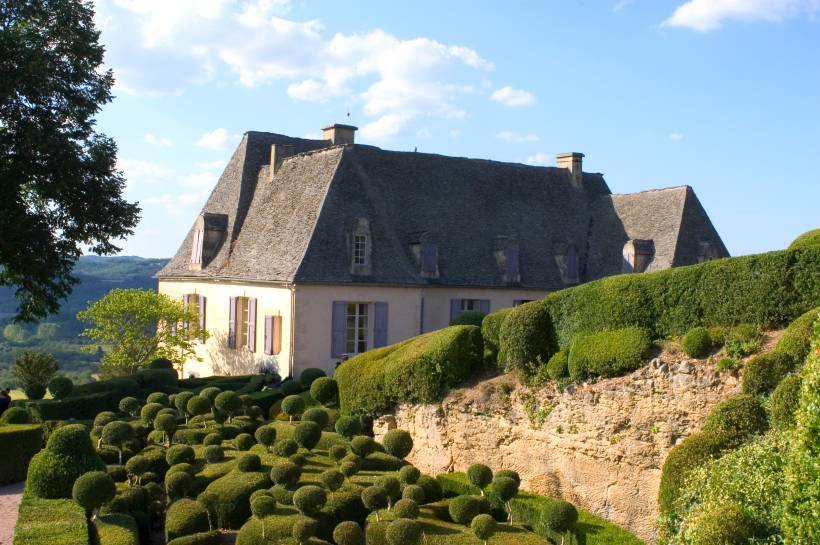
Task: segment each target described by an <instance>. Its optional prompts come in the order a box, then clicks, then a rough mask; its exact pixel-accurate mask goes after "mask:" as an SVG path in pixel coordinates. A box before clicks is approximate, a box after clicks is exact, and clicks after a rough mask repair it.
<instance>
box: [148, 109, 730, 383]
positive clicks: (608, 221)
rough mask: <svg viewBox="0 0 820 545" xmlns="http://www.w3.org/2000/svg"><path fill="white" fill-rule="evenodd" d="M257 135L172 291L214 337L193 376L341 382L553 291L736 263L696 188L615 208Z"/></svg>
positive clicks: (557, 170)
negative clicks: (395, 349) (378, 356)
mask: <svg viewBox="0 0 820 545" xmlns="http://www.w3.org/2000/svg"><path fill="white" fill-rule="evenodd" d="M355 131H356V128H355V127H351V126H347V125H332V126H330V127H326V128H325V129H324V135H323V136H324V139H323V140H308V139H303V138H292V137H288V136H283V135H279V134H271V133H263V132H248V133H245V135H244V136H243V138H242V140H241V142H240V143H239V145H238V147H237V149H236V151H235V152H234V154H233V156H232V158H231V159H230V161H229V163H228V165H227V166H226V168H225V171H224V173H223V174H222V176H221V177H220V179H219V181H218V183H217V184H216V186H215V187H214V189H213V192H212V193H211V195H210V197H209V198H208V201H207V203H206V204H205V206H204V207H203V209H202V211H201V213H200V214H199V215H198V216H197V218H196V219H195V221H194V225H193V226H192V227H191V230H190V231H189V233H188V234H187V236H186V237H185V240H184V241H183V242H182V244H181V245H180V247H179V250H178V251H177V253H176V255H175V256H174V257H173V259H171V261H170V262H169V263H168V265H167V266H166V267H165V268H163V269H162V270H161V271H160V272H159V273H158V275H157V276H158V279H159V291H160V292H162V293H165V294H168V295H169V296H171V297H173V298H176V299H179V300H181V301H184V302H185V303H186V304H195V305H197V306H198V307H199V309H200V314H201V320H202V325H203V326H204V327H205V328H207V329H208V330H209V331H210V332H211V333H212V335H213V336H212V338H211V339H209V340H208V342H207V343H202V344H201V345H200V346H199V347H198V353H199V355H200V356H201V357H202V358H203V360H204V361H203V362H192V363H191V364H189V365H188V366H187V367H186V372H188V371H192V372H194V373H196V374H200V375H205V374H210V373H212V372H220V373H225V372H242V371H250V370H253V369H255V368H256V367H258V365H259V364H261V363H264V362H269V363H275V364H276V365H277V366H278V368H279V372H280V374H282V375H283V376H285V375H288V374H298V373H299V372H300V370H301V369H304V368H306V367H321V368H324V369H326V370H327V371H332V370H333V368H334V366H335V364H336V363H337V362H338V361H340V360H341V359H342V358H343V357H346V356H347V355H350V354H356V353H360V352H363V351H365V350H368V349H370V348H374V347H379V346H384V345H387V344H392V343H395V342H398V341H401V340H404V339H407V338H409V337H412V336H415V335H418V334H420V333H424V332H426V331H431V330H434V329H438V328H441V327H445V326H447V325H448V324H449V323H450V321H451V320H452V319H453V318H454V317H456V316H457V315H458V314H459V313H461V312H463V311H467V310H478V311H481V312H489V311H492V310H496V309H499V308H503V307H510V306H513V305H517V304H520V303H521V302H524V301H530V300H535V299H541V298H543V297H544V296H545V295H546V294H547V293H549V292H550V291H553V290H559V289H562V288H565V287H568V286H573V285H576V284H578V283H581V282H585V281H588V280H593V279H596V278H601V277H603V276H607V275H613V274H621V273H637V272H642V271H653V270H658V269H665V268H668V267H675V266H680V265H689V264H693V263H698V262H700V261H703V260H706V259H713V258H718V257H725V256H727V255H728V252H727V250H726V247H725V246H724V245H723V242H722V241H721V239H720V236H719V235H718V233H717V232H716V230H715V228H714V227H713V226H712V224H711V222H710V221H709V217H708V216H707V214H706V212H705V211H704V209H703V207H702V206H701V204H700V202H699V201H698V199H697V197H696V196H695V193H694V191H693V190H692V188H690V187H688V186H683V187H674V188H668V189H658V190H652V191H644V192H640V193H633V194H629V195H613V194H612V193H611V192H610V190H609V187H607V184H606V182H605V181H604V177H603V175H601V174H596V173H589V172H583V170H582V161H583V157H584V156H583V154H580V153H568V154H561V155H558V156H557V167H535V166H528V165H523V164H514V163H503V162H497V161H488V160H483V159H467V158H461V157H446V156H442V155H434V154H427V153H416V152H398V151H388V150H383V149H380V148H377V147H374V146H365V145H361V144H355V143H354V134H355Z"/></svg>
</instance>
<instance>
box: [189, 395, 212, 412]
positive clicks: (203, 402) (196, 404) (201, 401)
mask: <svg viewBox="0 0 820 545" xmlns="http://www.w3.org/2000/svg"><path fill="white" fill-rule="evenodd" d="M210 410H211V402H210V401H208V398H206V397H204V396H201V395H198V396H193V397H192V398H191V399H189V400H188V401H187V402H186V403H185V412H186V413H187V414H188V415H190V416H201V415H203V414H208V411H210Z"/></svg>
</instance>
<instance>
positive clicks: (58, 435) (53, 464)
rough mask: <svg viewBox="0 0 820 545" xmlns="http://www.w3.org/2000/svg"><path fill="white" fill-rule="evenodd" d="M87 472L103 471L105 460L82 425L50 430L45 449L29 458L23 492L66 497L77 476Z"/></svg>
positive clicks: (40, 496)
mask: <svg viewBox="0 0 820 545" xmlns="http://www.w3.org/2000/svg"><path fill="white" fill-rule="evenodd" d="M89 471H105V463H103V461H102V459H101V458H100V457H99V455H98V454H97V452H96V451H95V450H94V446H93V445H92V444H91V438H90V437H89V435H88V430H86V428H85V426H83V425H82V424H68V425H65V426H61V427H59V428H57V429H56V430H54V431H53V432H52V433H51V435H50V436H49V438H48V442H47V443H46V448H45V449H43V450H42V451H40V452H38V453H37V454H35V455H34V457H33V458H32V459H31V462H30V464H29V468H28V477H27V478H26V494H29V495H32V496H35V497H38V498H70V497H71V491H72V486H73V485H74V481H75V480H77V478H78V477H79V476H80V475H82V474H84V473H87V472H89Z"/></svg>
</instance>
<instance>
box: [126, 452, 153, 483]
mask: <svg viewBox="0 0 820 545" xmlns="http://www.w3.org/2000/svg"><path fill="white" fill-rule="evenodd" d="M150 467H151V462H150V461H149V460H148V458H146V457H145V456H143V455H142V454H137V455H136V456H132V457H131V458H129V459H128V461H127V462H125V471H126V472H127V473H128V475H129V477H132V478H135V479H136V481H137V483H139V482H140V477H141V476H142V475H143V473H145V472H146V471H148V469H149V468H150Z"/></svg>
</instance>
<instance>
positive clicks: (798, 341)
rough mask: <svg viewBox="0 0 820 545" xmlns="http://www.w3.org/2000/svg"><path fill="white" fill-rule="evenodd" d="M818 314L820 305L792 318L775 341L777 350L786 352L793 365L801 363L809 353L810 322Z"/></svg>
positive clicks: (815, 318)
mask: <svg viewBox="0 0 820 545" xmlns="http://www.w3.org/2000/svg"><path fill="white" fill-rule="evenodd" d="M818 314H820V307H818V308H814V309H812V310H810V311H808V312H806V313H805V314H803V315H801V316H800V317H799V318H797V319H796V320H794V321H793V322H792V323H791V324H789V327H787V328H786V331H784V332H783V336H782V337H780V340H779V341H777V351H778V352H780V353H782V354H786V355H787V356H788V357H789V358H790V359H791V360H792V362H794V364H795V365H797V364H800V363H803V361H804V360H805V359H806V356H808V355H809V348H810V346H811V331H812V324H814V322H815V321H816V320H817V316H818Z"/></svg>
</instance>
